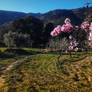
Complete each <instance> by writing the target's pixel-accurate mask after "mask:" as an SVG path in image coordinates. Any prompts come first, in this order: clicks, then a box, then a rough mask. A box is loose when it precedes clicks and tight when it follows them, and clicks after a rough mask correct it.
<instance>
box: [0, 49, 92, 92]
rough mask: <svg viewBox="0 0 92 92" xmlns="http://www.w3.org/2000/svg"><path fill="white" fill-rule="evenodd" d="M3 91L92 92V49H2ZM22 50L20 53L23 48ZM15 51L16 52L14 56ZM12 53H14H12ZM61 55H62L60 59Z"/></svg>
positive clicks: (0, 79) (0, 91)
mask: <svg viewBox="0 0 92 92" xmlns="http://www.w3.org/2000/svg"><path fill="white" fill-rule="evenodd" d="M0 50H1V52H2V53H5V54H6V56H7V55H8V57H7V58H6V57H4V58H0V92H91V90H92V52H91V51H88V52H85V51H84V52H76V53H75V52H72V58H71V57H70V56H69V55H68V54H66V53H63V54H62V55H59V52H45V50H44V49H37V48H34V49H32V48H21V49H20V48H13V49H12V50H11V49H10V48H0ZM20 50H21V51H22V53H19V51H20ZM12 54H13V55H12ZM11 55H12V56H11ZM58 57H59V58H58Z"/></svg>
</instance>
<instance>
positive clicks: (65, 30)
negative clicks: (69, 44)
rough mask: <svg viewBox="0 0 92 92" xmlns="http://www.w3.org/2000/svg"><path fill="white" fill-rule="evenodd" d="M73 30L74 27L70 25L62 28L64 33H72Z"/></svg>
mask: <svg viewBox="0 0 92 92" xmlns="http://www.w3.org/2000/svg"><path fill="white" fill-rule="evenodd" d="M72 30H73V26H72V25H71V24H70V23H69V24H64V25H63V26H62V27H61V31H62V32H67V33H70V32H72Z"/></svg>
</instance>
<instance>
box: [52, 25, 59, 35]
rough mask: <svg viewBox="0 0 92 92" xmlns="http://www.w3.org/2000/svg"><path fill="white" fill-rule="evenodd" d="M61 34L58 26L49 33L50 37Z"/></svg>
mask: <svg viewBox="0 0 92 92" xmlns="http://www.w3.org/2000/svg"><path fill="white" fill-rule="evenodd" d="M60 33H61V26H60V25H58V26H57V27H56V28H54V30H53V31H52V32H51V33H50V34H51V36H57V35H59V34H60Z"/></svg>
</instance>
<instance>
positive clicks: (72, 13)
mask: <svg viewBox="0 0 92 92" xmlns="http://www.w3.org/2000/svg"><path fill="white" fill-rule="evenodd" d="M91 12H92V7H90V8H89V9H86V8H78V9H71V10H65V9H57V10H53V11H49V12H46V13H43V14H41V13H23V12H14V11H3V10H0V25H1V24H4V23H7V22H10V21H13V20H15V19H18V18H21V17H25V16H27V15H31V16H34V17H37V18H39V19H41V20H42V21H44V22H45V24H47V23H49V22H51V23H54V24H56V25H57V24H63V22H62V21H64V19H65V18H66V17H69V18H70V19H71V20H72V21H73V22H72V23H74V24H80V23H81V22H82V21H83V20H84V19H85V18H87V17H91V19H92V14H91ZM87 15H89V16H87Z"/></svg>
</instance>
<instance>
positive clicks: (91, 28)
mask: <svg viewBox="0 0 92 92" xmlns="http://www.w3.org/2000/svg"><path fill="white" fill-rule="evenodd" d="M89 30H90V31H92V22H91V24H90V27H89Z"/></svg>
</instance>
